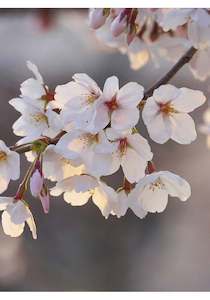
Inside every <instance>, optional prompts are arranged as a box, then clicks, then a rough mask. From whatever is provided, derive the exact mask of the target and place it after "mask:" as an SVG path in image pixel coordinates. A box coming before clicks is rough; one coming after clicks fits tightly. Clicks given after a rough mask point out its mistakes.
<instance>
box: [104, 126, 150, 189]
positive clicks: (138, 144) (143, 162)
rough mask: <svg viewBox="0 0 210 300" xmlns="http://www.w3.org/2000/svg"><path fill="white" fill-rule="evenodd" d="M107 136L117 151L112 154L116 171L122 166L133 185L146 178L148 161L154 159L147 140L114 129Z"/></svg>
mask: <svg viewBox="0 0 210 300" xmlns="http://www.w3.org/2000/svg"><path fill="white" fill-rule="evenodd" d="M106 135H107V137H108V139H109V140H110V141H112V144H113V145H114V146H115V149H116V150H115V151H114V152H113V154H112V155H113V159H114V165H115V168H116V170H117V169H118V168H119V167H120V165H121V166H122V169H123V172H124V174H125V177H126V178H127V179H128V181H129V182H131V183H134V182H137V181H139V180H140V179H141V178H142V177H144V175H145V169H146V166H147V161H149V160H151V159H152V157H153V153H152V152H151V149H150V146H149V144H148V142H147V140H146V139H145V138H143V137H142V136H141V135H140V134H138V133H134V134H131V131H123V132H119V131H116V130H114V129H113V128H107V129H106Z"/></svg>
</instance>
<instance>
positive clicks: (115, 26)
mask: <svg viewBox="0 0 210 300" xmlns="http://www.w3.org/2000/svg"><path fill="white" fill-rule="evenodd" d="M126 27H127V22H126V16H125V18H123V19H122V18H121V14H119V15H118V16H117V17H116V18H115V19H114V20H113V22H112V24H111V32H112V34H113V36H114V37H117V36H119V35H120V34H121V33H122V32H123V31H124V30H125V28H126Z"/></svg>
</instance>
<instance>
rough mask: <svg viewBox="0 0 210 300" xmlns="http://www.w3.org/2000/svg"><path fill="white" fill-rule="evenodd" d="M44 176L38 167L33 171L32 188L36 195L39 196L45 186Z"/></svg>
mask: <svg viewBox="0 0 210 300" xmlns="http://www.w3.org/2000/svg"><path fill="white" fill-rule="evenodd" d="M43 181H44V178H43V176H42V174H41V173H40V171H39V170H38V169H36V170H35V172H33V174H32V176H31V178H30V189H31V194H32V196H34V197H38V196H39V193H40V192H41V189H42V186H43Z"/></svg>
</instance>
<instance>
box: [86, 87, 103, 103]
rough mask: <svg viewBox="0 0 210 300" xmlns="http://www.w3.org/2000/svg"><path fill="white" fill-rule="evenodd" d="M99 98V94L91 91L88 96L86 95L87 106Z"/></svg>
mask: <svg viewBox="0 0 210 300" xmlns="http://www.w3.org/2000/svg"><path fill="white" fill-rule="evenodd" d="M99 97H100V95H99V94H97V93H96V92H95V91H94V90H91V91H90V95H88V98H87V101H86V102H87V104H92V103H94V102H95V101H96V100H97V99H98V98H99Z"/></svg>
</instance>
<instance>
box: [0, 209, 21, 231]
mask: <svg viewBox="0 0 210 300" xmlns="http://www.w3.org/2000/svg"><path fill="white" fill-rule="evenodd" d="M24 226H25V222H23V223H20V224H15V223H13V222H12V221H11V217H10V215H9V214H8V213H7V211H4V212H3V213H2V227H3V230H4V233H5V234H7V235H10V236H11V237H18V236H20V235H21V234H22V233H23V230H24Z"/></svg>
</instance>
